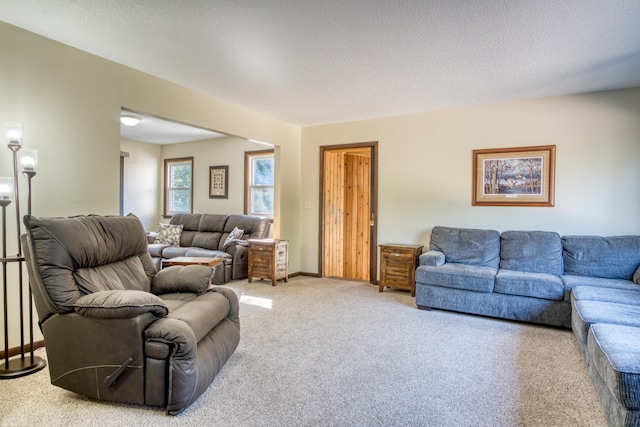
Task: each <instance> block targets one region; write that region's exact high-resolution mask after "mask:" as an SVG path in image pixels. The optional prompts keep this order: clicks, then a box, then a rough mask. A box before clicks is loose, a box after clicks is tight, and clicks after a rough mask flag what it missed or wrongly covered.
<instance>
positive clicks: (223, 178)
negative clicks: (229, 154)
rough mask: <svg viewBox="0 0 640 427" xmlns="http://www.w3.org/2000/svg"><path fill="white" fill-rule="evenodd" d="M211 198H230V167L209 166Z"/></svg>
mask: <svg viewBox="0 0 640 427" xmlns="http://www.w3.org/2000/svg"><path fill="white" fill-rule="evenodd" d="M209 198H210V199H228V198H229V166H209Z"/></svg>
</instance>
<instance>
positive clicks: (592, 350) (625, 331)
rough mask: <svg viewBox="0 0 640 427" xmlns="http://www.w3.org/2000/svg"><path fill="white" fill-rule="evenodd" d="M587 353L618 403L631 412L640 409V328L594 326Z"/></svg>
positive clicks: (589, 337)
mask: <svg viewBox="0 0 640 427" xmlns="http://www.w3.org/2000/svg"><path fill="white" fill-rule="evenodd" d="M587 352H588V353H589V356H590V357H589V359H590V360H591V363H593V365H594V367H595V369H596V370H597V371H598V373H599V374H600V377H601V378H602V379H603V380H604V382H605V384H606V386H607V388H608V389H609V391H610V392H611V394H612V395H613V396H614V397H615V398H616V400H617V401H618V402H620V404H621V405H622V406H624V407H625V408H627V409H640V357H638V355H640V328H637V327H631V326H621V325H611V324H596V325H593V326H592V327H591V329H590V330H589V336H588V340H587Z"/></svg>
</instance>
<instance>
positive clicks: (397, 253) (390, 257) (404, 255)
mask: <svg viewBox="0 0 640 427" xmlns="http://www.w3.org/2000/svg"><path fill="white" fill-rule="evenodd" d="M382 257H383V258H384V260H385V261H389V262H401V261H405V262H410V263H413V262H414V257H415V252H414V251H406V250H392V249H383V251H382Z"/></svg>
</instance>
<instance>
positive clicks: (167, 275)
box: [151, 265, 213, 295]
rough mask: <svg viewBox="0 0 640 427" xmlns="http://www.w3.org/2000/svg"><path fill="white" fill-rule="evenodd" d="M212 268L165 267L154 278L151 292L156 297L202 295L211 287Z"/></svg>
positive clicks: (193, 266) (192, 266)
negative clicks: (184, 293) (177, 293)
mask: <svg viewBox="0 0 640 427" xmlns="http://www.w3.org/2000/svg"><path fill="white" fill-rule="evenodd" d="M212 274H213V270H212V269H211V267H207V266H204V265H185V266H180V265H175V266H172V267H165V268H163V269H162V270H160V271H158V273H157V274H156V275H155V276H154V277H153V280H152V281H151V292H152V293H153V294H155V295H163V294H170V293H175V292H192V293H196V294H201V293H203V292H206V291H207V289H209V286H210V285H211V275H212Z"/></svg>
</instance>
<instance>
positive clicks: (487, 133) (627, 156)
mask: <svg viewBox="0 0 640 427" xmlns="http://www.w3.org/2000/svg"><path fill="white" fill-rule="evenodd" d="M365 141H378V142H379V194H378V196H379V200H378V206H379V215H378V227H379V228H378V232H379V233H378V242H379V243H394V242H395V243H419V244H425V245H427V244H428V239H429V235H430V230H431V228H433V227H434V226H436V225H446V226H453V227H474V228H494V229H497V230H500V231H502V230H507V229H521V230H532V229H538V230H553V231H557V232H559V233H561V234H602V235H615V234H624V233H634V234H638V233H640V191H639V190H638V184H639V183H640V166H638V159H640V88H638V89H632V90H620V91H611V92H602V93H594V94H585V95H576V96H564V97H554V98H548V99H538V100H532V101H522V102H513V103H505V104H500V105H490V106H481V107H474V108H464V109H455V110H447V111H438V112H431V113H422V114H414V115H408V116H401V117H389V118H382V119H377V120H366V121H360V122H351V123H342V124H334V125H326V126H317V127H309V128H304V129H303V131H302V142H303V147H302V170H304V171H305V173H304V174H303V177H302V179H303V181H302V195H303V196H302V200H301V202H302V204H303V206H305V208H306V206H307V205H305V203H306V202H308V203H309V206H310V208H309V209H303V210H302V218H301V224H302V230H303V231H302V235H303V236H305V239H304V240H303V241H302V242H301V259H302V263H301V269H302V271H306V272H316V271H317V259H318V225H317V224H318V217H319V215H318V211H319V193H318V188H319V182H318V181H319V147H320V146H322V145H332V144H346V143H354V142H365ZM530 145H556V149H557V157H556V160H557V166H556V187H555V188H556V197H555V207H552V208H541V207H474V206H471V187H472V184H471V182H472V170H471V167H472V150H474V149H483V148H501V147H519V146H530Z"/></svg>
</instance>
